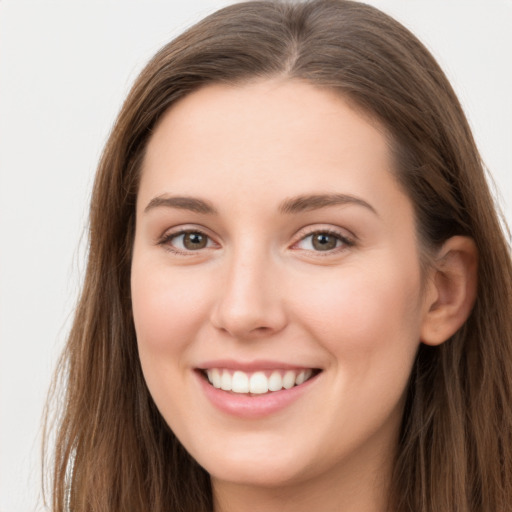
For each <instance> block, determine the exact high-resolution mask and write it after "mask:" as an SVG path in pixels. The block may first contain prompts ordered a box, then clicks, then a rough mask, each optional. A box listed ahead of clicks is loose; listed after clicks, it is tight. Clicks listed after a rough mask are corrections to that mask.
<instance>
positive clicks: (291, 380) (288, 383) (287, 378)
mask: <svg viewBox="0 0 512 512" xmlns="http://www.w3.org/2000/svg"><path fill="white" fill-rule="evenodd" d="M294 385H295V372H292V371H291V370H289V371H287V372H286V373H285V374H284V377H283V388H284V389H290V388H293V386H294Z"/></svg>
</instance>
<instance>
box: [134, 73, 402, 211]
mask: <svg viewBox="0 0 512 512" xmlns="http://www.w3.org/2000/svg"><path fill="white" fill-rule="evenodd" d="M393 187H394V188H396V189H397V188H398V185H397V183H396V181H395V179H394V177H393V162H392V157H391V151H390V145H389V138H388V136H387V134H386V132H385V130H384V129H383V128H382V127H381V126H380V125H379V124H378V123H377V122H375V121H373V120H372V119H370V118H369V117H368V116H364V115H363V114H361V113H360V112H359V111H356V110H355V109H354V108H353V107H352V106H350V104H349V103H348V102H347V101H346V100H345V99H343V97H342V96H340V95H338V94H336V93H335V92H333V91H330V90H326V89H320V88H316V87H314V86H312V85H310V84H306V83H303V82H299V81H290V80H286V81H285V80H272V81H271V80H268V81H259V82H254V83H249V84H245V85H241V86H226V85H209V86H205V87H204V88H202V89H199V90H198V91H195V92H194V93H192V94H190V95H188V96H186V97H185V98H183V99H182V100H180V101H179V102H177V103H176V104H175V105H174V106H173V107H171V109H170V110H169V111H168V112H167V113H166V114H165V115H164V116H163V118H162V120H161V121H160V123H159V124H158V125H157V127H156V129H155V131H154V133H153V135H152V137H151V139H150V141H149V144H148V148H147V151H146V155H145V160H144V163H143V169H142V179H141V186H140V190H139V199H140V200H141V201H145V202H147V201H149V200H150V199H151V197H152V196H156V195H158V194H162V193H175V192H178V193H181V194H194V195H198V194H199V195H209V196H211V195H212V194H213V195H216V198H218V199H219V200H221V201H233V200H234V199H235V196H234V195H233V193H235V192H236V194H237V196H244V197H245V198H246V200H247V199H248V198H252V197H254V196H255V195H257V194H258V193H262V194H264V195H265V197H266V198H267V199H268V201H269V203H270V202H271V200H272V199H273V197H274V196H275V200H276V201H278V200H280V199H282V196H283V195H300V194H304V193H309V192H312V191H314V192H328V193H331V192H340V193H352V194H356V195H360V196H361V195H362V196H367V197H369V198H371V197H372V196H375V195H379V194H380V195H382V193H383V192H384V191H385V190H386V189H390V190H391V189H392V188H393ZM340 188H341V189H343V190H338V189H340ZM397 192H399V191H398V190H394V193H395V194H396V193H397ZM214 199H215V198H214Z"/></svg>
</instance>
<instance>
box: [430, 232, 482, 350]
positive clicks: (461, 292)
mask: <svg viewBox="0 0 512 512" xmlns="http://www.w3.org/2000/svg"><path fill="white" fill-rule="evenodd" d="M477 283H478V250H477V248H476V245H475V242H474V241H473V239H472V238H469V237H465V236H454V237H452V238H449V239H448V240H447V241H446V242H445V243H444V244H443V246H442V247H441V249H440V250H439V252H438V253H437V256H436V258H435V262H434V268H433V269H432V275H431V278H430V282H429V283H428V288H429V289H428V293H427V297H428V299H427V300H428V302H427V304H426V305H425V306H426V312H425V315H424V318H423V324H422V329H421V341H422V342H423V343H425V344H427V345H440V344H441V343H443V342H444V341H446V340H447V339H448V338H450V336H452V335H453V334H455V332H457V330H458V329H460V327H462V325H463V324H464V322H465V321H466V320H467V318H468V317H469V315H470V313H471V310H472V308H473V305H474V303H475V299H476V293H477Z"/></svg>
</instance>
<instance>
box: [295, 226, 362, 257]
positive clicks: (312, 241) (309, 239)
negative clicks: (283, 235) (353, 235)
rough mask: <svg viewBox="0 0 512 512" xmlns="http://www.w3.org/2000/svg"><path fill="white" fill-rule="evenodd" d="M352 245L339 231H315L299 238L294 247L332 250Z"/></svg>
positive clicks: (323, 250) (309, 249)
mask: <svg viewBox="0 0 512 512" xmlns="http://www.w3.org/2000/svg"><path fill="white" fill-rule="evenodd" d="M352 245H354V243H353V242H352V241H351V240H350V239H348V238H346V237H345V236H343V235H342V234H341V233H340V234H338V233H333V232H330V231H315V232H314V233H310V234H309V235H307V236H305V237H304V238H302V239H301V240H299V242H298V243H297V244H296V245H295V247H296V248H298V249H302V250H306V251H312V252H329V251H333V252H334V251H335V250H336V249H343V248H348V247H351V246H352Z"/></svg>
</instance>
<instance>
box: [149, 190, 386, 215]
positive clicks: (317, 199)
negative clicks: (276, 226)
mask: <svg viewBox="0 0 512 512" xmlns="http://www.w3.org/2000/svg"><path fill="white" fill-rule="evenodd" d="M347 204H355V205H358V206H363V207H364V208H367V209H368V210H370V211H371V212H373V213H374V214H375V215H377V216H378V213H377V211H376V210H375V208H374V207H373V206H372V205H371V204H369V203H367V202H366V201H365V200H364V199H361V198H359V197H354V196H351V195H347V194H311V195H300V196H296V197H291V198H289V199H286V200H284V201H283V202H282V203H281V204H280V206H279V211H280V212H281V213H284V214H293V213H300V212H304V211H311V210H319V209H321V208H327V207H329V206H338V205H347ZM158 207H166V208H177V209H179V210H189V211H192V212H194V213H202V214H206V215H216V214H217V213H218V212H217V210H216V208H215V207H214V206H213V205H212V204H211V203H210V202H208V201H205V200H204V199H199V198H196V197H189V196H167V195H162V196H157V197H154V198H153V199H151V201H150V202H149V203H148V205H147V206H146V208H144V213H146V212H148V211H150V210H152V209H154V208H158Z"/></svg>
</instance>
